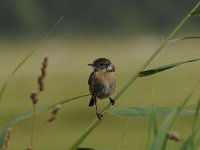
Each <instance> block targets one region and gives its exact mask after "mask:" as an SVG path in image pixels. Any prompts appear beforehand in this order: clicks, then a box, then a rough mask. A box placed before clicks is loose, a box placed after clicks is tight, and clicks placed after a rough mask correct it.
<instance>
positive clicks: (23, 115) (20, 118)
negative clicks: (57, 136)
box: [0, 94, 91, 148]
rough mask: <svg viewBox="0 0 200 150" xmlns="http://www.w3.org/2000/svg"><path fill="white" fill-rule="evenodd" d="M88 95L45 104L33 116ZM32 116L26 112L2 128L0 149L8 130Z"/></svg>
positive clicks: (31, 112) (30, 112)
mask: <svg viewBox="0 0 200 150" xmlns="http://www.w3.org/2000/svg"><path fill="white" fill-rule="evenodd" d="M90 95H91V94H87V95H81V96H77V97H73V98H69V99H64V100H61V101H58V102H55V103H50V104H45V105H41V106H38V107H37V108H36V111H35V114H40V113H42V112H46V111H48V110H50V109H52V108H54V107H55V106H56V105H58V104H60V105H63V104H65V103H67V102H70V101H72V100H77V99H79V98H82V97H86V96H90ZM32 115H33V110H29V111H27V112H25V113H22V114H21V115H19V116H17V117H16V118H14V119H13V120H11V121H10V122H8V123H7V124H6V125H5V126H4V128H3V130H2V131H1V133H0V148H1V147H2V146H3V144H4V139H5V136H6V134H7V132H8V129H9V128H11V127H12V126H14V125H15V124H16V123H18V122H20V121H22V120H25V119H28V118H30V117H32Z"/></svg>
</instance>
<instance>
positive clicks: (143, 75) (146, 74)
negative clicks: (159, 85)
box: [139, 58, 200, 77]
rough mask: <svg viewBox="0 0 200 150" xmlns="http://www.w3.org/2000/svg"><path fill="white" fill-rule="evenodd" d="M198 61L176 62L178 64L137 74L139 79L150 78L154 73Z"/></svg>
mask: <svg viewBox="0 0 200 150" xmlns="http://www.w3.org/2000/svg"><path fill="white" fill-rule="evenodd" d="M199 60H200V58H197V59H191V60H186V61H182V62H178V63H173V64H169V65H164V66H160V67H157V68H154V69H150V70H146V71H141V72H140V73H139V77H146V76H150V75H153V74H156V73H159V72H162V71H165V70H168V69H171V68H174V67H177V66H179V65H182V64H186V63H191V62H195V61H199Z"/></svg>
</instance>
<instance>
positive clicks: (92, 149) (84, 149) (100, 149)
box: [77, 148, 114, 150]
mask: <svg viewBox="0 0 200 150" xmlns="http://www.w3.org/2000/svg"><path fill="white" fill-rule="evenodd" d="M77 150H114V149H110V148H77Z"/></svg>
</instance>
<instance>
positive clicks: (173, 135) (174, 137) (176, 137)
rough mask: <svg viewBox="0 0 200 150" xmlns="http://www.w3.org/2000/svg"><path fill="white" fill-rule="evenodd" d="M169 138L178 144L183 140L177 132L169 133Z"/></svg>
mask: <svg viewBox="0 0 200 150" xmlns="http://www.w3.org/2000/svg"><path fill="white" fill-rule="evenodd" d="M167 138H168V139H170V140H173V141H176V142H178V141H180V140H181V139H180V135H179V133H178V132H176V131H169V132H168V133H167Z"/></svg>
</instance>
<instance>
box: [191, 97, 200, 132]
mask: <svg viewBox="0 0 200 150" xmlns="http://www.w3.org/2000/svg"><path fill="white" fill-rule="evenodd" d="M199 110H200V98H199V100H198V104H197V107H196V111H195V115H194V119H193V123H192V131H194V130H195V127H196V123H197V119H198V115H199Z"/></svg>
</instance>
